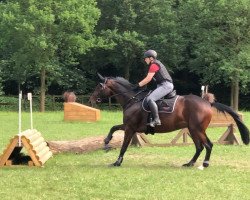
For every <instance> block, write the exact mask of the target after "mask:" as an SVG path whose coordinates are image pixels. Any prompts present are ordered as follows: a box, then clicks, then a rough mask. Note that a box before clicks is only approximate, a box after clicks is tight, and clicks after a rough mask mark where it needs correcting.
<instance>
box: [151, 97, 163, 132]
mask: <svg viewBox="0 0 250 200" xmlns="http://www.w3.org/2000/svg"><path fill="white" fill-rule="evenodd" d="M148 105H149V108H150V110H151V112H152V115H153V118H154V119H153V121H152V122H150V123H149V126H151V127H155V125H161V120H160V118H159V114H158V107H157V104H156V103H155V102H154V101H152V100H149V102H148Z"/></svg>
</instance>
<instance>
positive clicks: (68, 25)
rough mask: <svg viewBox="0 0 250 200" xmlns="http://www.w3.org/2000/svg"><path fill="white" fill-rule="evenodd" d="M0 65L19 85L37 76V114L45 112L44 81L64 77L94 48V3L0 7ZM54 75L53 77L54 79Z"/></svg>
mask: <svg viewBox="0 0 250 200" xmlns="http://www.w3.org/2000/svg"><path fill="white" fill-rule="evenodd" d="M0 10H1V17H0V30H1V35H3V37H2V38H1V40H0V44H1V51H2V52H3V53H2V56H1V57H2V64H4V66H6V67H5V69H6V74H8V75H9V74H13V76H12V77H11V78H13V79H14V80H16V81H17V82H18V83H19V85H21V84H22V83H23V82H25V81H26V80H27V78H28V77H31V76H34V75H35V76H37V75H38V76H40V81H41V83H40V95H41V99H40V100H41V105H40V110H41V111H44V109H45V91H46V77H47V76H50V77H51V78H52V79H53V77H56V76H62V75H65V74H64V73H63V71H64V68H65V67H66V68H68V67H73V66H75V65H76V64H78V62H77V56H78V55H79V54H84V53H86V52H87V51H88V50H89V49H90V48H91V47H94V46H95V45H96V43H95V38H94V37H93V32H94V27H95V25H96V23H97V20H98V18H99V15H100V12H99V10H98V9H97V8H96V2H95V0H74V1H72V0H66V1H65V0H59V1H53V0H41V1H35V0H10V1H8V2H4V3H1V4H0ZM54 75H55V76H54Z"/></svg>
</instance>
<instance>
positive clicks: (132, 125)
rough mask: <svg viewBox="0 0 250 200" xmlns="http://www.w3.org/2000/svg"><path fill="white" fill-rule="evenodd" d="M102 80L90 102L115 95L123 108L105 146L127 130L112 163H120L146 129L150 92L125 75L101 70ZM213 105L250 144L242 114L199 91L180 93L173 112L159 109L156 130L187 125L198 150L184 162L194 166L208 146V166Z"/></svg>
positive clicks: (206, 160) (181, 127)
mask: <svg viewBox="0 0 250 200" xmlns="http://www.w3.org/2000/svg"><path fill="white" fill-rule="evenodd" d="M98 76H99V77H100V79H101V80H102V82H101V83H100V84H98V85H97V86H96V88H95V90H94V92H93V94H92V95H91V97H90V102H91V103H95V102H96V101H99V99H100V98H103V97H111V96H112V97H114V98H115V99H116V100H117V102H119V103H120V104H121V106H122V108H123V124H120V125H115V126H113V127H112V128H111V129H110V131H109V134H108V136H107V137H106V138H105V140H104V142H105V146H106V147H107V145H108V143H109V142H110V140H111V139H112V135H113V133H114V132H115V131H116V130H124V132H125V134H124V141H123V144H122V147H121V150H120V154H119V156H118V159H117V160H116V161H115V162H114V163H113V164H111V165H112V166H120V165H121V163H122V161H123V156H124V154H125V152H126V150H127V147H128V145H129V143H130V141H131V139H132V137H133V135H134V134H135V133H136V132H146V131H147V119H148V113H147V112H146V111H144V110H143V108H142V100H143V99H144V97H145V96H146V95H147V93H145V92H144V91H134V90H133V88H134V85H133V84H131V83H130V82H129V81H127V80H126V79H124V78H122V77H115V78H114V77H103V76H101V75H100V74H98ZM212 107H214V108H216V109H217V110H218V111H219V112H223V113H225V112H226V113H228V114H229V115H231V116H232V118H233V119H234V121H235V122H236V124H237V126H238V129H239V131H240V135H241V139H242V141H243V143H244V144H246V145H247V144H249V130H248V128H247V127H246V126H245V125H244V124H243V122H242V121H241V119H240V117H239V115H238V114H237V113H236V112H234V111H233V110H232V109H231V108H230V107H229V106H226V105H224V104H221V103H218V102H215V101H214V99H212V100H210V102H209V101H208V100H205V99H203V98H201V97H199V96H196V95H185V96H179V98H178V100H177V102H176V105H175V109H174V111H173V112H172V113H171V114H168V113H159V116H160V119H161V125H160V126H156V127H155V133H165V132H171V131H175V130H178V129H183V128H188V130H189V133H190V137H191V138H192V140H193V142H194V145H195V148H196V152H195V154H194V156H193V157H192V159H191V160H190V161H189V162H188V163H185V164H184V165H183V166H186V167H190V166H193V165H194V163H195V162H196V161H197V159H198V157H199V156H200V154H201V152H202V150H203V149H204V147H205V149H206V154H205V159H204V161H203V164H202V166H203V167H208V166H209V160H210V155H211V152H212V148H213V143H212V142H211V141H210V140H209V138H208V137H207V135H206V129H207V128H208V125H209V123H210V121H211V118H212Z"/></svg>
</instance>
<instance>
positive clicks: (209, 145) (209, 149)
mask: <svg viewBox="0 0 250 200" xmlns="http://www.w3.org/2000/svg"><path fill="white" fill-rule="evenodd" d="M205 136H206V135H205ZM203 145H204V146H205V148H206V155H205V160H204V161H203V167H208V166H209V160H210V156H211V152H212V148H213V143H212V142H211V141H210V140H209V138H208V137H207V136H206V139H205V142H204V143H203Z"/></svg>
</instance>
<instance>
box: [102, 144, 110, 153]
mask: <svg viewBox="0 0 250 200" xmlns="http://www.w3.org/2000/svg"><path fill="white" fill-rule="evenodd" d="M111 149H112V147H111V146H109V145H105V146H104V147H103V150H104V151H106V152H108V151H110V150H111Z"/></svg>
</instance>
